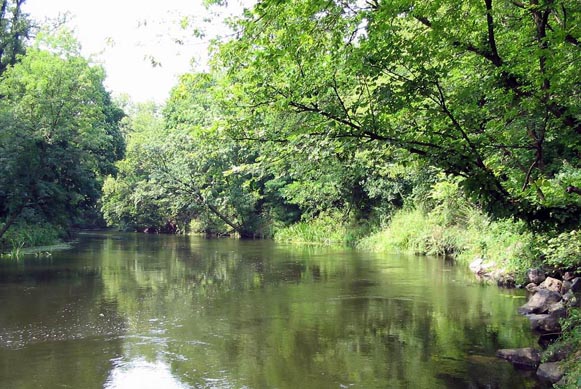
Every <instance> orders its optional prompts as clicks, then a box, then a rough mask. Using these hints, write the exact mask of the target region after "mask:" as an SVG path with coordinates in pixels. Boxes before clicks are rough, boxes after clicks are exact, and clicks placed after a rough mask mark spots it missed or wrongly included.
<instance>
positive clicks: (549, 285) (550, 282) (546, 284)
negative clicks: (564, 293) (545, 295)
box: [539, 277, 563, 293]
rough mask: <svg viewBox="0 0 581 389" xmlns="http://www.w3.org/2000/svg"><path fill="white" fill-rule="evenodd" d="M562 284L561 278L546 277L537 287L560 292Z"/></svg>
mask: <svg viewBox="0 0 581 389" xmlns="http://www.w3.org/2000/svg"><path fill="white" fill-rule="evenodd" d="M562 285H563V282H562V281H561V280H558V279H556V278H553V277H547V278H546V279H545V280H544V281H543V282H541V284H540V285H539V289H548V290H551V291H553V292H557V293H560V292H561V286H562Z"/></svg>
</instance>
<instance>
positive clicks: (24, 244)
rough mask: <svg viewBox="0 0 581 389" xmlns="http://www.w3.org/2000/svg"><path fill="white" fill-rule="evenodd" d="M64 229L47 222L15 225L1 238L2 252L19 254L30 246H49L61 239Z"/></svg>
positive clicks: (10, 254)
mask: <svg viewBox="0 0 581 389" xmlns="http://www.w3.org/2000/svg"><path fill="white" fill-rule="evenodd" d="M63 236H64V231H63V230H62V229H60V228H58V227H55V226H53V225H50V224H47V223H19V224H15V225H13V226H12V227H11V228H10V229H9V230H8V231H6V233H5V234H4V236H2V239H1V240H0V253H5V254H6V255H9V256H19V255H20V253H21V252H22V250H24V249H26V248H28V247H36V246H48V245H53V244H55V243H58V242H60V241H61V239H62V238H63Z"/></svg>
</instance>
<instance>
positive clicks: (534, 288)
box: [525, 282, 538, 293]
mask: <svg viewBox="0 0 581 389" xmlns="http://www.w3.org/2000/svg"><path fill="white" fill-rule="evenodd" d="M525 289H526V290H527V291H528V292H530V293H535V292H536V291H537V290H538V286H537V284H535V283H534V282H531V283H528V284H527V286H525Z"/></svg>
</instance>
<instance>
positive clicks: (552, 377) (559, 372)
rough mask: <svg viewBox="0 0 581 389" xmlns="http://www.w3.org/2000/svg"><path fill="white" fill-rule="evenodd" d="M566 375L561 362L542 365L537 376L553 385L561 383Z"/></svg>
mask: <svg viewBox="0 0 581 389" xmlns="http://www.w3.org/2000/svg"><path fill="white" fill-rule="evenodd" d="M564 374H565V372H564V371H563V368H561V365H560V364H559V362H547V363H541V364H540V365H539V368H538V370H537V376H538V377H539V378H540V379H542V380H544V381H549V382H551V383H555V382H559V380H560V379H561V378H563V375H564Z"/></svg>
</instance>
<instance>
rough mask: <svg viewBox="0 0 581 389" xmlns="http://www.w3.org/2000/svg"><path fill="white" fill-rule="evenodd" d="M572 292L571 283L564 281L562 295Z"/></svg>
mask: <svg viewBox="0 0 581 389" xmlns="http://www.w3.org/2000/svg"><path fill="white" fill-rule="evenodd" d="M570 290H571V281H566V280H563V284H562V285H561V292H560V293H561V294H565V293H567V292H568V291H570Z"/></svg>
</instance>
